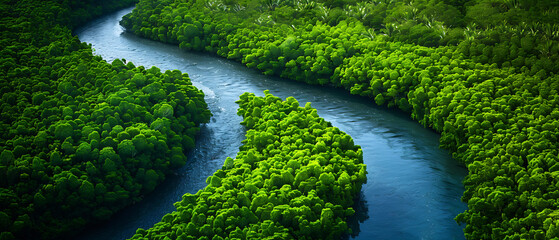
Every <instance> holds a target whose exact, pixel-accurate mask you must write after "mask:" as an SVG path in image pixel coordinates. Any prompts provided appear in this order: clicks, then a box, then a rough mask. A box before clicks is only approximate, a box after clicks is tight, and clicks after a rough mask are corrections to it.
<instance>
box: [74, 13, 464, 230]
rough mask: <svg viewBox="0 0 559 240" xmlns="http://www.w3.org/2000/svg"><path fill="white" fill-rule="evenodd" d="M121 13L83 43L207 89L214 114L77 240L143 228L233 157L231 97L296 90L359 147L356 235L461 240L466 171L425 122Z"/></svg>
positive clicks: (93, 26)
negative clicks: (264, 70)
mask: <svg viewBox="0 0 559 240" xmlns="http://www.w3.org/2000/svg"><path fill="white" fill-rule="evenodd" d="M130 11H132V8H129V9H125V10H122V11H118V12H116V13H114V14H111V15H107V16H104V17H102V18H100V19H97V20H95V21H92V22H90V23H89V24H87V25H86V26H83V27H82V28H80V29H78V30H77V31H76V34H77V35H78V37H79V38H80V40H81V41H83V42H87V43H91V44H92V46H93V48H94V49H95V54H97V55H100V56H102V57H103V58H104V59H105V60H107V61H109V62H110V61H112V60H114V59H116V58H119V59H122V58H124V59H126V60H129V61H132V62H133V63H134V64H135V65H136V66H139V65H143V66H146V67H151V66H157V67H158V68H160V69H161V70H163V71H164V70H167V69H179V70H181V71H183V72H186V73H188V74H189V75H190V77H191V79H192V82H193V84H194V85H195V86H196V87H198V88H199V89H202V90H203V91H204V93H205V94H206V101H207V103H208V105H209V108H210V110H211V111H212V113H213V115H214V116H213V117H212V119H211V122H210V123H208V124H206V125H204V126H202V128H201V134H200V137H199V138H198V139H197V144H196V149H195V150H193V151H192V152H190V153H189V156H188V157H189V161H188V163H187V165H186V166H185V167H184V168H182V169H180V170H179V171H177V175H174V176H171V177H169V178H168V179H167V180H166V181H165V182H164V183H163V184H162V185H161V186H159V187H158V188H157V189H156V190H155V191H154V192H153V193H151V194H149V195H148V196H145V199H144V200H143V201H141V202H139V203H137V204H135V205H133V206H130V207H128V208H126V209H124V210H123V211H121V212H119V213H117V214H116V215H115V216H114V217H113V218H111V220H109V221H108V222H104V223H101V224H98V225H96V226H92V227H91V228H88V229H86V230H85V231H84V232H82V233H80V234H79V235H78V236H77V239H107V240H108V239H115V240H116V239H118V240H120V239H126V238H129V237H131V236H132V235H133V234H134V232H135V230H136V229H137V228H144V229H145V228H149V227H151V226H152V225H153V224H154V223H156V222H159V221H160V220H161V217H162V216H163V215H165V214H166V213H168V212H171V211H173V210H174V207H173V205H172V204H173V203H174V202H177V201H179V200H180V199H181V196H182V195H183V194H184V193H187V192H188V193H195V192H197V191H198V190H199V189H201V188H203V187H204V186H205V180H206V178H207V177H208V176H210V175H211V174H212V173H213V172H214V171H215V170H217V169H219V168H221V166H222V164H223V161H224V160H225V158H226V157H235V155H236V152H237V150H238V147H239V146H240V144H241V141H242V140H243V139H244V133H245V132H244V129H243V127H242V126H241V125H240V124H239V123H240V122H241V120H242V119H241V117H239V116H237V115H236V111H237V105H236V104H235V103H234V102H235V101H236V100H237V99H238V97H239V95H241V94H242V93H243V92H254V93H256V94H257V95H263V93H262V92H263V91H264V90H266V89H270V90H271V93H272V94H274V95H276V96H278V97H281V98H286V97H288V96H293V97H295V98H296V99H297V100H298V101H299V103H300V104H301V105H304V104H305V102H311V103H312V106H313V107H315V108H316V109H318V113H319V115H320V116H321V117H323V118H324V119H326V120H327V121H330V122H332V124H333V125H334V126H336V127H338V128H340V129H341V130H343V131H345V132H346V133H348V134H349V135H351V136H352V137H353V139H354V141H355V143H356V144H359V145H361V147H362V148H363V160H364V162H365V163H366V164H367V170H368V176H367V181H368V182H367V183H366V184H365V185H364V186H363V190H362V192H361V198H360V202H359V204H358V205H357V206H356V208H357V214H356V216H355V217H354V218H353V219H352V220H351V221H352V222H354V231H355V232H356V233H355V234H354V235H352V236H349V237H350V238H355V239H445V240H446V239H464V236H463V233H462V227H463V226H459V225H457V224H456V222H455V221H454V220H453V219H454V217H455V216H456V215H457V214H458V213H460V212H463V211H464V210H465V209H466V208H467V206H466V205H465V204H464V203H462V202H461V201H460V197H461V195H462V193H463V192H464V187H463V185H462V180H463V179H464V176H465V175H466V173H467V171H466V169H465V168H464V167H463V166H462V165H461V164H459V163H457V162H456V161H455V160H454V159H452V157H451V156H450V155H449V154H448V152H447V151H446V150H443V149H439V147H438V146H439V137H440V135H438V134H437V133H435V132H433V131H431V130H429V129H424V128H423V127H422V126H421V125H419V124H418V123H416V122H415V121H413V120H411V119H410V118H409V117H408V116H407V115H406V114H403V113H401V112H398V111H394V110H390V109H386V108H381V107H377V106H375V105H374V104H372V101H370V100H366V99H363V98H359V97H354V96H350V95H349V94H347V93H345V92H344V91H343V90H337V89H331V88H325V87H317V86H309V85H305V84H302V83H296V82H292V81H288V80H285V79H280V78H274V77H267V76H263V75H261V74H259V73H258V72H255V71H253V70H250V69H247V68H246V67H244V66H242V65H241V64H238V63H235V62H231V61H228V60H225V59H222V58H219V57H215V56H210V55H208V54H202V53H188V52H183V51H181V50H180V49H179V48H178V47H176V46H172V45H167V44H163V43H159V42H155V41H151V40H147V39H143V38H139V37H137V36H134V35H132V34H130V33H126V32H124V29H123V28H122V27H121V26H120V25H119V23H118V22H119V20H120V19H121V17H122V16H123V15H125V14H127V13H129V12H130Z"/></svg>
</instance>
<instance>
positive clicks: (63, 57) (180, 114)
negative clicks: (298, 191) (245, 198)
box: [0, 1, 211, 240]
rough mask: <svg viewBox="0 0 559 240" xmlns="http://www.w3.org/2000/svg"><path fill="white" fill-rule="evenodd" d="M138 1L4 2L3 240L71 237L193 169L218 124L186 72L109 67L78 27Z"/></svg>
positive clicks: (121, 63)
mask: <svg viewBox="0 0 559 240" xmlns="http://www.w3.org/2000/svg"><path fill="white" fill-rule="evenodd" d="M131 3H132V1H79V2H76V1H72V3H70V2H69V1H2V3H1V5H0V6H1V9H2V10H1V12H2V21H0V24H1V27H0V29H2V30H1V32H2V38H1V44H0V45H1V47H0V49H1V52H2V54H1V56H2V59H1V61H0V65H1V68H0V69H1V70H0V71H1V74H0V84H1V85H0V93H1V95H2V98H1V100H0V109H1V118H0V135H1V136H2V137H1V138H0V232H1V234H0V239H2V240H9V239H57V238H60V237H62V236H64V237H67V238H68V237H71V234H75V233H77V232H79V230H80V229H82V228H84V227H85V226H87V225H88V224H89V223H92V222H96V221H102V220H106V219H108V218H110V217H111V216H112V214H113V213H115V212H116V211H118V210H120V209H122V208H123V207H125V206H128V205H130V204H132V203H134V202H137V201H140V200H141V199H142V197H143V196H144V194H147V193H149V192H150V191H152V190H153V189H154V188H155V186H156V185H157V184H159V183H161V182H162V181H163V180H164V179H165V177H166V175H168V174H170V173H172V172H173V170H175V169H177V168H178V167H180V166H182V165H184V164H185V162H186V160H187V159H186V156H185V151H186V150H188V149H191V148H193V147H194V138H195V135H196V134H197V132H198V131H199V128H198V126H199V125H200V124H202V123H205V122H208V121H209V118H210V116H211V113H210V112H209V110H208V108H207V105H206V103H205V102H204V94H203V93H202V92H201V91H199V90H197V89H196V88H195V87H194V86H192V83H191V82H190V79H189V78H188V76H187V75H186V74H183V73H181V72H179V71H166V72H164V73H162V72H161V71H160V70H159V69H157V68H156V67H152V68H150V69H145V68H144V67H135V66H134V64H133V63H131V62H126V61H125V60H118V59H117V60H115V61H113V62H112V63H107V62H106V61H104V60H103V59H101V57H99V56H94V55H93V53H92V48H91V46H89V45H87V44H85V43H81V42H80V41H79V40H78V39H77V37H75V36H73V35H72V32H71V30H72V28H74V27H76V26H78V25H79V24H80V23H83V22H85V21H87V20H90V19H92V18H93V17H96V16H99V15H101V14H103V13H106V12H110V11H114V10H116V9H118V8H122V7H126V6H129V5H130V4H131Z"/></svg>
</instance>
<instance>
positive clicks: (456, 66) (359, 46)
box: [123, 1, 559, 239]
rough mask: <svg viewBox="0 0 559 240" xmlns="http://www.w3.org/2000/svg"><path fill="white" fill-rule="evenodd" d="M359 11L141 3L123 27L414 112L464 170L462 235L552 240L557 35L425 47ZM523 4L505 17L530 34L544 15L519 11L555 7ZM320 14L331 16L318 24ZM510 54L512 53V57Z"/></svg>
mask: <svg viewBox="0 0 559 240" xmlns="http://www.w3.org/2000/svg"><path fill="white" fill-rule="evenodd" d="M220 4H221V5H220ZM383 4H384V5H383ZM390 4H393V6H392V5H390ZM398 4H400V5H398ZM441 4H444V3H441ZM472 4H474V5H476V7H473V8H465V7H464V6H462V8H461V9H463V10H462V11H463V12H461V13H460V14H463V15H468V14H470V15H471V14H472V13H468V12H467V11H470V10H475V9H480V8H477V7H483V3H479V4H477V2H473V3H472ZM364 5H365V6H364ZM364 5H363V4H361V3H360V4H356V5H355V7H363V6H364V7H371V8H372V9H374V10H375V11H376V10H378V9H382V8H381V7H379V6H387V5H388V7H389V8H390V9H398V8H397V7H398V6H401V7H405V6H404V5H403V4H402V3H401V2H399V1H391V2H390V3H379V5H378V6H377V5H375V4H374V3H364ZM369 5H370V6H369ZM324 7H326V8H324ZM330 7H332V9H330ZM352 7H354V6H351V7H348V9H343V10H342V9H341V8H335V9H334V7H333V6H324V5H320V4H318V3H313V2H306V3H305V2H302V1H298V3H297V4H295V5H293V4H290V3H288V2H278V3H276V4H275V5H274V3H269V4H267V5H266V4H263V5H261V6H260V10H261V11H260V12H259V11H258V9H257V8H258V4H256V5H250V6H249V5H246V6H243V5H239V4H236V5H235V4H232V5H231V4H230V5H227V4H223V3H220V2H219V1H213V2H209V3H207V4H203V3H200V2H187V3H183V2H175V3H173V2H167V4H157V2H149V3H148V2H147V1H141V2H140V3H139V5H138V8H137V10H135V11H134V12H133V13H132V14H131V15H130V16H128V17H125V18H124V19H123V24H124V25H125V26H126V27H127V28H128V29H129V30H130V31H132V32H134V33H136V34H138V35H140V36H144V37H148V38H152V39H155V40H159V41H164V42H169V43H175V44H178V45H179V46H180V47H181V48H183V49H186V50H198V51H208V52H212V53H216V54H218V55H220V56H223V57H227V58H229V59H233V60H236V61H239V62H242V63H243V64H245V65H246V66H248V67H251V68H255V69H259V70H260V71H262V72H263V73H264V74H268V75H279V76H282V77H287V78H291V79H295V80H300V81H304V82H307V83H311V84H332V85H334V86H339V87H343V88H344V89H346V90H347V91H348V92H351V93H352V94H357V95H362V96H367V97H369V98H370V99H371V100H372V101H374V102H375V103H376V104H380V105H387V106H389V107H398V108H400V109H402V110H403V111H407V112H410V114H411V117H412V118H414V119H417V120H418V121H419V122H420V123H422V124H423V125H424V126H428V127H431V128H433V129H434V130H436V131H438V132H440V133H441V136H442V137H441V146H442V147H444V148H446V149H449V150H450V151H451V152H452V153H453V156H454V157H455V159H457V160H458V161H460V162H463V163H464V164H466V165H467V166H468V170H469V175H468V176H467V177H466V180H465V181H464V184H465V187H466V191H465V193H464V197H463V201H465V202H467V203H468V205H469V209H468V210H466V211H465V212H464V213H462V214H460V215H459V216H458V217H457V218H456V219H457V220H458V221H459V222H464V223H467V226H466V228H465V235H466V237H467V238H471V239H489V238H501V237H504V236H510V237H514V236H516V237H520V238H536V237H542V236H546V237H553V236H557V234H559V233H557V231H556V229H557V226H559V221H557V220H556V219H555V217H554V216H555V215H556V213H557V211H559V210H558V202H557V194H559V190H557V189H556V188H555V185H556V184H557V181H558V180H557V178H555V171H556V170H557V169H558V167H559V162H558V161H557V157H556V156H557V155H558V151H557V149H558V147H559V145H558V143H557V141H556V140H557V139H558V135H557V133H556V132H557V131H556V129H557V127H558V125H557V123H558V122H559V112H557V111H556V110H554V109H557V108H558V104H559V99H558V98H557V97H556V96H557V93H558V91H559V85H558V84H556V83H557V82H559V80H558V79H559V78H558V76H557V75H556V72H557V68H556V65H555V64H553V63H554V62H556V61H557V59H558V58H557V57H558V54H557V51H558V49H557V48H556V47H553V46H557V44H553V43H556V42H557V40H556V39H555V37H554V36H555V35H554V34H553V33H552V32H550V33H548V32H541V33H538V31H536V30H534V31H532V32H529V31H524V30H523V29H522V25H521V24H519V25H517V23H515V24H513V25H510V28H507V26H505V27H501V28H499V27H495V28H489V26H493V25H499V24H497V23H491V22H484V24H489V25H487V26H488V28H487V29H486V30H485V31H483V34H479V35H476V36H471V35H469V34H470V33H471V32H468V31H464V35H456V36H455V39H454V40H460V41H462V42H461V43H460V44H459V45H458V46H452V45H451V46H440V47H426V46H421V45H414V44H408V43H402V42H397V41H387V39H388V38H389V37H390V34H391V31H393V30H394V31H395V30H396V29H395V28H393V29H391V28H390V27H389V26H388V25H387V26H386V28H385V29H383V33H384V34H385V35H388V37H387V36H384V35H383V34H378V33H375V32H374V29H373V28H370V27H369V26H367V25H366V23H364V22H362V21H361V20H359V18H358V17H355V16H352V15H351V13H352V11H351V10H352ZM412 7H413V6H412ZM458 7H460V6H458ZM523 7H525V8H526V9H519V11H517V12H509V13H510V14H511V16H512V15H514V14H518V17H520V18H522V19H525V20H526V21H528V24H534V26H535V25H537V24H540V23H538V22H537V21H540V20H541V21H548V20H549V19H547V20H546V19H540V20H537V19H533V18H524V17H527V16H532V15H522V14H524V13H525V12H527V11H541V12H542V14H541V16H544V17H545V16H549V14H548V13H549V11H548V10H549V9H550V8H551V9H555V8H556V7H557V6H555V5H552V6H543V5H538V4H534V5H530V4H528V5H527V6H523ZM410 9H412V8H410ZM510 9H511V8H506V7H505V8H504V9H503V11H504V12H507V11H509V10H510ZM330 10H331V11H330ZM416 10H417V9H416ZM342 11H346V12H347V15H344V13H342ZM402 11H405V9H404V8H402ZM499 11H500V10H499ZM511 11H512V10H511ZM325 12H326V13H328V12H330V13H332V14H333V13H336V14H333V15H326V17H325V18H323V19H321V15H320V14H321V13H325ZM410 14H412V12H410ZM546 14H547V15H546ZM472 16H473V15H472ZM293 17H295V18H293ZM537 17H540V15H538V16H537ZM332 19H334V22H333V23H332V21H330V20H332ZM408 20H409V21H408V22H406V23H410V24H412V25H413V24H416V26H420V24H423V22H422V20H420V19H408ZM475 21H483V19H475ZM475 21H474V23H475ZM552 22H553V21H551V22H549V21H548V22H544V23H545V24H548V23H549V24H552ZM432 23H433V22H430V21H429V22H428V23H425V24H426V26H433V25H432ZM492 24H493V25H492ZM545 24H544V25H545ZM505 25H506V24H505ZM398 26H400V25H398ZM401 26H402V27H406V25H405V24H401ZM549 26H552V25H549ZM392 27H394V25H393V26H392ZM407 27H409V26H407ZM420 27H423V26H422V25H421V26H420ZM433 29H435V28H433ZM468 29H470V30H473V31H477V29H476V28H475V27H470V26H469V27H468ZM408 30H410V29H408ZM411 30H413V29H411ZM411 30H410V31H411ZM427 30H429V29H427ZM458 30H460V29H458ZM429 31H431V30H429ZM480 32H481V30H480ZM484 34H487V35H488V36H485V35H484ZM443 37H444V36H443ZM478 37H479V39H478ZM535 37H538V38H535ZM503 46H510V47H511V48H512V49H516V50H517V51H511V52H510V53H508V54H507V52H503V51H502V48H503ZM537 49H540V51H538V50H537ZM525 199H534V200H533V201H526V200H525ZM493 229H502V231H493Z"/></svg>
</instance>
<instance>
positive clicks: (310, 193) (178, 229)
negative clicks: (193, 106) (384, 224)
mask: <svg viewBox="0 0 559 240" xmlns="http://www.w3.org/2000/svg"><path fill="white" fill-rule="evenodd" d="M265 94H266V96H265V97H257V96H255V95H254V94H252V93H245V94H243V95H241V96H240V100H239V101H237V103H238V104H239V109H238V114H239V115H241V116H243V117H244V119H245V122H246V120H247V119H248V118H251V119H252V120H253V123H254V124H252V125H251V126H247V129H248V131H247V133H246V137H247V138H246V140H244V141H243V143H244V145H243V146H241V147H240V151H239V153H238V154H237V157H236V158H235V159H233V158H227V159H226V160H225V164H224V166H223V168H222V169H220V170H218V171H217V172H215V173H214V174H213V176H210V177H208V179H207V181H206V182H207V184H208V185H207V186H206V187H205V188H204V189H202V190H200V191H198V192H197V193H196V194H188V193H187V194H185V195H183V197H182V201H180V202H177V203H175V207H176V208H177V210H176V211H175V212H172V213H169V214H167V215H165V216H164V217H163V218H162V220H161V222H159V223H157V224H155V226H153V227H152V228H150V229H147V230H143V229H138V231H136V234H135V235H134V236H133V238H132V239H168V238H169V239H172V238H176V239H233V238H239V239H241V238H247V239H336V238H339V237H340V236H342V235H343V234H346V233H348V232H349V231H351V230H350V229H349V227H348V225H347V222H346V219H347V217H348V216H350V215H352V214H353V213H355V211H354V210H353V209H352V206H353V205H354V199H355V198H356V197H357V196H358V194H359V192H360V191H361V186H362V184H363V183H365V181H366V173H367V172H366V169H365V165H364V164H363V155H362V152H361V148H360V147H359V146H356V145H353V144H351V142H352V141H353V140H351V137H349V136H348V135H347V134H345V133H343V132H341V131H340V130H339V129H338V128H335V127H332V125H331V124H330V123H328V122H326V121H324V119H322V118H320V117H318V115H317V113H316V109H313V108H311V107H310V105H309V107H305V108H303V107H299V104H298V103H297V101H296V100H295V99H294V98H289V99H288V100H287V101H282V100H281V99H279V98H277V97H274V96H272V95H271V94H269V93H268V92H267V91H266V92H265ZM255 112H257V113H258V114H255ZM245 122H243V124H245V125H246V123H245ZM297 122H306V124H304V125H302V124H301V125H299V124H296V123H297ZM266 133H271V134H272V136H275V137H277V138H278V140H277V141H267V140H268V138H270V136H268V135H267V134H266ZM258 136H260V137H258ZM260 138H266V139H267V140H262V139H260ZM272 138H274V137H272ZM297 141H302V142H301V143H298V142H297ZM294 175H297V176H298V177H295V178H294V177H293V176H294ZM350 176H351V177H350ZM317 179H320V181H317Z"/></svg>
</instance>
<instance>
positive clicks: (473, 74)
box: [0, 0, 559, 240]
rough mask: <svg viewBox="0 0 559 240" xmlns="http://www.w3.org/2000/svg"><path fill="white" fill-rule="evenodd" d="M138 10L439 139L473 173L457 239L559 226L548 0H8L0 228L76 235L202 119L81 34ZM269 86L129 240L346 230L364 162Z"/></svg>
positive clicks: (202, 103) (174, 88) (182, 96)
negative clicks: (212, 155) (224, 142)
mask: <svg viewBox="0 0 559 240" xmlns="http://www.w3.org/2000/svg"><path fill="white" fill-rule="evenodd" d="M134 4H135V8H134V10H133V11H132V12H131V13H130V14H128V15H126V16H124V17H123V18H122V21H121V22H120V24H121V25H122V26H123V27H124V28H125V29H126V31H127V32H128V33H132V34H135V35H137V36H140V37H143V38H146V39H151V40H155V41H160V42H164V43H167V44H171V45H176V46H178V47H180V49H182V50H183V51H188V52H203V53H206V54H211V55H215V56H218V57H222V58H223V59H229V60H230V61H236V62H238V63H240V64H242V65H243V66H246V67H247V68H251V69H254V70H255V71H258V72H260V73H262V74H264V75H267V76H275V77H281V79H283V80H284V81H289V80H292V81H298V82H302V83H304V84H305V85H300V86H305V87H309V88H321V87H323V86H326V87H330V88H335V89H338V90H340V91H343V92H347V93H348V94H351V95H356V96H359V97H360V98H362V99H364V101H366V102H367V103H368V104H370V105H378V106H381V107H384V108H386V109H393V110H395V111H396V110H397V111H400V112H402V113H403V114H405V115H407V116H409V117H410V118H411V119H414V120H415V121H417V122H419V123H420V124H421V125H423V126H424V127H425V128H429V129H432V130H433V131H435V132H437V133H439V134H440V142H439V144H440V148H442V149H444V150H445V151H448V152H450V154H451V155H452V158H453V160H454V161H456V162H457V163H459V164H461V165H462V166H464V168H467V175H466V176H465V178H464V179H463V187H464V192H463V195H462V197H461V200H462V201H463V202H464V203H466V204H467V209H465V210H463V211H462V212H461V213H458V214H457V215H456V216H452V217H451V218H454V220H455V221H456V224H460V226H462V227H463V236H464V237H465V238H466V239H554V238H558V237H559V209H558V207H559V200H558V199H559V180H558V179H559V176H558V175H559V161H558V158H559V151H558V148H559V140H558V137H559V136H558V135H559V134H558V132H559V129H558V128H559V106H558V105H559V94H558V91H559V76H558V75H557V73H558V71H559V24H558V23H559V3H558V2H556V1H534V0H469V1H468V0H430V1H427V0H376V1H375V0H373V1H359V0H317V1H312V0H293V1H289V0H140V1H114V0H103V1H92V0H90V1H76V2H74V1H61V0H48V1H31V0H23V1H10V0H6V1H2V3H1V4H0V11H1V12H2V16H1V18H2V21H1V23H0V25H1V26H2V27H1V32H2V38H1V39H0V45H1V46H2V47H1V50H0V51H1V52H2V56H1V59H2V60H1V61H0V65H1V66H2V67H1V68H0V71H1V74H0V93H1V100H0V108H1V113H0V116H1V118H0V124H1V127H0V134H1V137H0V206H1V208H0V232H1V233H0V239H2V240H4V239H6V240H9V239H55V238H71V237H72V236H74V235H76V234H77V232H79V231H81V230H82V229H87V228H88V227H89V226H90V225H92V224H96V223H100V222H105V221H108V220H110V219H111V218H112V217H114V216H115V214H118V212H119V211H122V209H124V208H126V207H129V206H131V205H134V204H136V203H138V202H141V201H142V200H143V199H144V198H145V197H146V196H147V195H149V193H150V192H153V191H154V190H155V189H156V188H157V187H158V186H160V184H161V183H163V182H165V179H167V178H169V177H172V176H173V175H176V174H177V171H180V170H181V169H183V168H182V167H183V166H184V165H185V164H186V163H187V162H188V161H189V160H190V159H187V158H188V157H187V155H188V154H189V152H191V151H193V150H195V148H196V146H197V145H196V140H197V139H199V138H201V137H203V136H201V135H203V134H204V132H203V131H202V132H201V131H200V129H201V128H203V127H204V126H205V124H208V123H210V121H211V120H210V119H212V112H211V111H210V107H208V104H209V103H207V102H206V100H205V97H206V96H205V94H204V92H203V91H202V90H200V89H199V88H197V87H195V86H194V84H193V82H192V81H191V79H190V77H189V75H188V74H187V73H183V72H181V71H179V70H165V71H162V70H161V69H159V68H158V67H157V66H152V67H144V66H136V65H135V64H134V63H133V62H131V61H127V60H125V59H119V58H116V59H114V60H113V61H112V62H108V61H106V60H104V59H103V58H102V57H100V56H98V55H96V54H95V51H94V49H93V47H92V46H91V45H89V44H87V43H83V42H81V41H80V40H79V39H78V38H77V37H76V36H75V34H74V32H73V31H74V30H75V29H77V28H78V27H80V26H81V25H83V24H85V23H86V22H88V21H91V20H93V19H94V18H97V17H100V16H102V15H104V14H108V13H111V12H113V11H115V10H117V9H121V8H123V7H127V6H132V5H134ZM278 79H279V78H278ZM273 92H274V89H270V91H264V94H263V95H262V96H257V95H255V94H261V93H244V94H242V95H240V96H238V100H237V102H236V103H237V104H238V109H237V110H236V111H237V114H238V115H239V116H241V117H242V119H243V120H242V121H240V122H239V123H238V124H240V125H242V126H243V127H244V129H245V132H244V133H243V134H244V135H245V139H244V140H242V142H240V143H239V145H240V147H239V149H238V152H237V153H236V157H234V158H231V157H227V158H224V159H222V161H223V164H222V166H220V167H219V168H218V169H216V171H215V172H214V173H212V174H209V175H208V176H207V179H206V181H205V182H206V183H205V186H203V187H200V189H199V191H197V192H195V193H184V195H182V198H181V199H180V200H179V201H178V202H176V203H175V204H174V205H173V209H174V210H173V211H171V212H169V213H168V214H166V215H164V216H163V217H162V218H161V220H160V222H159V223H156V224H155V225H153V226H150V227H149V228H148V229H142V228H140V227H138V229H137V230H136V233H135V234H132V235H130V236H128V238H132V239H338V238H341V237H342V238H343V237H347V236H348V235H349V236H351V237H355V234H357V235H358V231H357V229H356V227H355V226H354V224H350V222H351V221H352V218H353V217H354V216H355V215H359V209H357V208H356V206H357V205H359V202H360V201H362V197H360V193H361V192H362V186H363V185H364V184H366V183H367V179H368V172H371V171H373V170H372V169H370V166H368V165H366V164H364V161H363V159H364V158H366V156H364V154H363V151H362V149H361V147H360V146H359V145H356V144H355V143H354V140H353V139H352V137H351V136H349V135H348V134H346V133H344V132H343V131H341V130H340V129H339V128H337V127H336V126H334V125H333V124H332V123H331V122H328V121H325V120H324V119H323V118H321V117H320V116H319V112H318V111H317V110H316V109H314V108H313V107H311V104H310V103H306V104H301V105H300V104H299V102H298V101H297V100H296V99H295V98H293V97H286V98H284V99H282V98H279V97H276V96H274V95H273V94H272V93H273ZM214 94H216V95H219V94H223V93H220V92H216V93H214ZM206 99H207V98H206ZM199 164H204V163H199ZM371 184H375V183H371ZM368 214H369V215H371V216H374V215H375V212H370V213H368ZM450 220H452V219H449V221H450ZM401 227H402V228H404V227H405V226H401ZM430 237H431V238H432V239H447V237H445V236H430Z"/></svg>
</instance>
